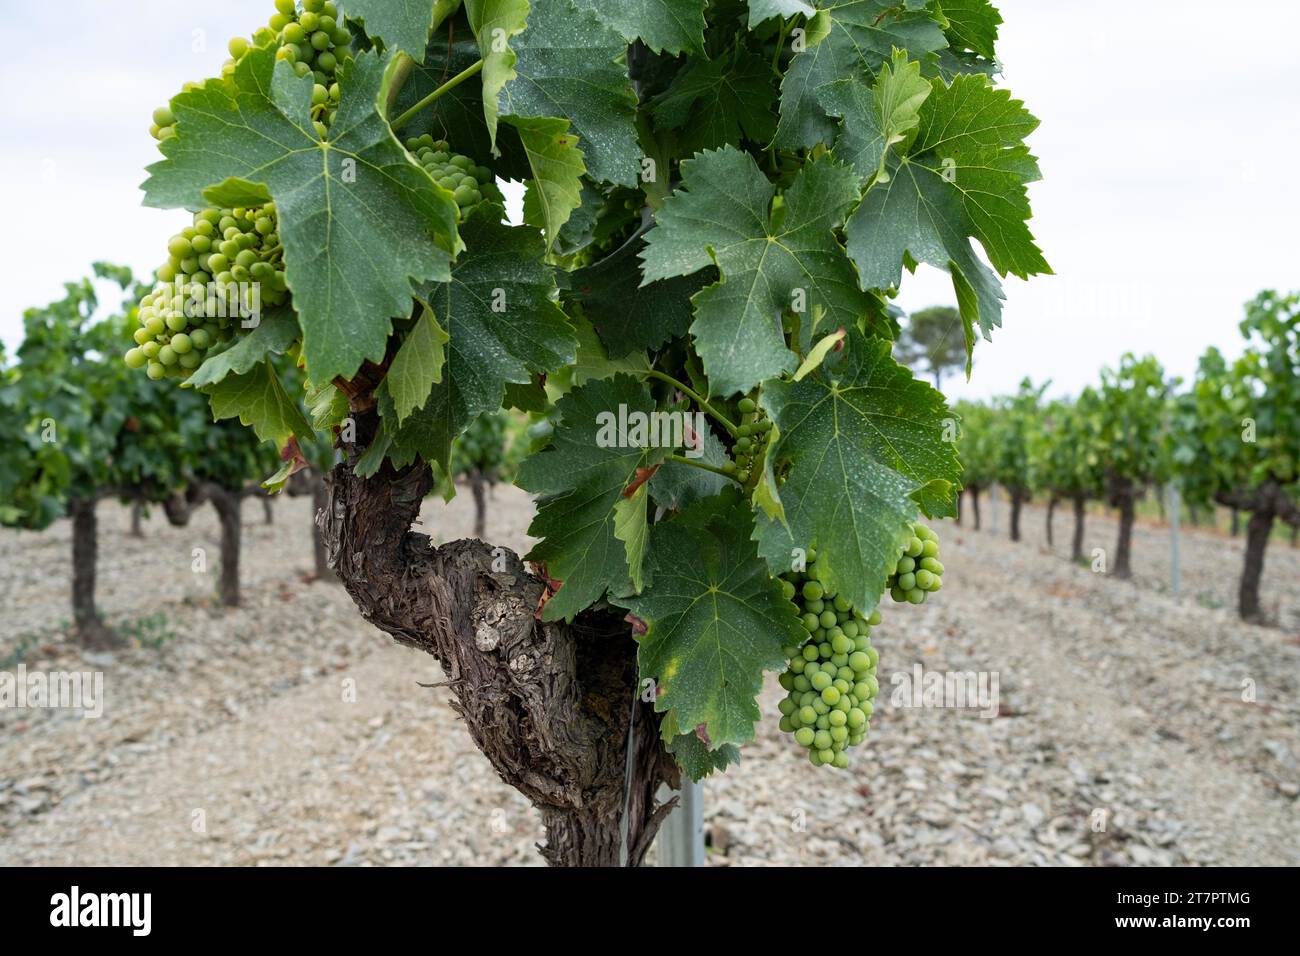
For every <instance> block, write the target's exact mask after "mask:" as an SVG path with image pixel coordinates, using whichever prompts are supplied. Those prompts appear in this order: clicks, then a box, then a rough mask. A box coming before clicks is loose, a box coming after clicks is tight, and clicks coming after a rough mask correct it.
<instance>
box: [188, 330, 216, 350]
mask: <svg viewBox="0 0 1300 956" xmlns="http://www.w3.org/2000/svg"><path fill="white" fill-rule="evenodd" d="M190 343H191V344H192V345H193V346H194V347H195V348H196V349H199V350H200V351H202V350H203V349H206V348H207V347H208V346H210V345H211V344H212V333H210V332H208V331H207V329H205V328H204V329H195V330H194V331H193V332H191V333H190Z"/></svg>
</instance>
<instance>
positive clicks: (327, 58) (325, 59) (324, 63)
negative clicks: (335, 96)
mask: <svg viewBox="0 0 1300 956" xmlns="http://www.w3.org/2000/svg"><path fill="white" fill-rule="evenodd" d="M341 55H342V54H341V53H340V52H339V51H335V52H334V53H331V52H330V51H329V50H326V51H325V52H324V53H322V54H321V55H320V56H318V57H316V65H317V66H319V67H320V68H321V72H322V73H333V72H334V71H335V70H336V69H338V65H339V57H340V56H341Z"/></svg>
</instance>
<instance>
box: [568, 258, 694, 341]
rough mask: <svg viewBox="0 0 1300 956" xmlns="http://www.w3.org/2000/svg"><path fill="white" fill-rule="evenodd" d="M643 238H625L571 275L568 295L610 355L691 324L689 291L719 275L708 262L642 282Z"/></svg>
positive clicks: (665, 337)
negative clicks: (684, 272) (701, 267)
mask: <svg viewBox="0 0 1300 956" xmlns="http://www.w3.org/2000/svg"><path fill="white" fill-rule="evenodd" d="M644 248H645V240H644V238H642V237H637V238H635V239H633V240H630V241H629V242H626V243H624V244H623V245H622V246H621V247H619V248H618V249H617V250H615V252H614V253H613V254H611V255H609V256H606V257H605V258H604V259H601V260H600V261H599V262H596V263H593V264H592V265H590V266H587V267H586V268H585V269H578V270H577V271H575V272H574V273H572V275H571V276H570V277H569V290H568V292H567V293H566V298H567V299H569V300H571V301H575V302H577V303H579V304H580V305H581V306H582V311H583V312H584V313H585V314H586V316H587V318H588V319H590V320H591V324H592V325H593V326H595V329H596V331H597V333H599V335H600V338H601V341H602V342H604V343H605V348H606V349H607V350H608V351H609V354H610V356H611V357H613V358H620V357H622V356H624V355H629V354H631V353H633V352H643V351H645V350H646V349H656V348H658V347H659V346H661V345H663V344H664V343H665V342H667V341H668V340H669V339H673V338H676V337H678V336H681V335H685V334H686V331H687V330H688V329H689V328H690V326H691V296H693V295H695V293H697V292H699V291H700V290H701V289H702V288H704V286H705V285H707V284H708V283H709V282H714V281H717V270H716V269H714V268H712V267H711V266H710V267H709V268H707V269H705V270H703V271H701V272H699V273H697V274H696V275H692V276H685V277H673V278H668V279H664V280H662V281H659V282H651V283H650V284H649V285H646V286H644V287H640V286H641V267H640V266H641V264H640V261H639V258H638V257H639V256H640V254H641V251H642V250H643V249H644Z"/></svg>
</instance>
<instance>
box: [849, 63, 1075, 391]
mask: <svg viewBox="0 0 1300 956" xmlns="http://www.w3.org/2000/svg"><path fill="white" fill-rule="evenodd" d="M932 87H933V89H932V92H931V93H930V95H929V96H928V97H927V98H926V100H925V102H924V103H923V104H922V105H921V109H920V123H919V126H918V128H917V130H916V134H915V138H914V139H912V140H911V142H910V145H909V146H908V149H907V152H906V153H905V154H904V155H898V154H897V153H893V154H891V155H890V156H889V157H888V158H887V162H888V164H889V167H890V174H889V179H888V180H887V181H885V182H877V183H875V184H873V185H871V186H870V187H869V188H868V189H867V192H866V195H865V196H864V198H863V200H862V203H861V205H859V206H858V208H857V209H856V210H855V211H854V212H853V215H852V216H851V217H850V218H849V222H848V225H847V227H846V233H847V237H848V239H847V245H848V253H849V256H850V257H851V258H852V259H853V261H854V263H855V264H856V265H857V268H858V274H859V276H860V277H861V280H862V284H863V287H864V288H896V287H897V286H898V285H899V284H900V283H901V281H902V271H903V266H904V264H908V265H909V267H911V263H913V262H924V263H927V264H929V265H932V266H934V267H936V268H939V269H943V270H945V271H947V272H948V273H949V274H950V275H951V276H952V282H953V288H954V290H955V292H956V295H957V303H958V307H959V309H960V312H961V316H962V323H963V326H964V328H965V334H966V345H967V356H968V359H967V364H968V367H969V355H970V353H971V350H972V349H973V348H974V344H975V331H974V330H975V327H976V326H978V327H979V328H980V329H981V330H982V331H983V333H984V336H985V338H990V337H991V336H992V331H993V329H994V328H996V327H998V326H1000V325H1001V324H1002V300H1003V299H1004V297H1005V296H1004V294H1003V292H1002V285H1001V283H1000V282H999V281H998V273H1001V274H1002V275H1006V274H1007V273H1008V272H1010V273H1012V274H1014V275H1017V276H1020V277H1021V278H1026V277H1028V276H1029V275H1032V274H1045V273H1050V272H1051V267H1050V266H1048V265H1047V262H1046V261H1045V260H1044V259H1043V255H1042V253H1041V252H1040V251H1039V249H1038V246H1037V245H1036V244H1035V243H1034V238H1033V236H1032V235H1031V234H1030V232H1029V227H1028V225H1027V222H1026V221H1027V220H1028V218H1029V216H1030V210H1029V199H1028V194H1027V191H1026V185H1027V184H1028V183H1030V182H1032V181H1034V180H1036V179H1038V178H1039V173H1038V164H1037V161H1036V160H1035V159H1034V157H1033V156H1032V155H1031V154H1030V152H1029V149H1028V147H1027V146H1025V144H1024V138H1025V137H1026V136H1028V135H1029V134H1030V133H1031V132H1033V130H1034V129H1035V128H1036V127H1037V125H1038V121H1037V120H1036V119H1034V117H1033V116H1031V115H1030V114H1029V112H1028V111H1027V110H1025V109H1024V104H1023V103H1021V102H1020V101H1019V100H1014V99H1012V98H1011V94H1010V93H1008V92H1007V91H1005V90H999V89H996V88H994V87H993V86H992V85H991V83H990V82H989V80H988V78H987V77H984V76H982V75H973V74H972V75H962V76H958V77H956V78H955V79H954V80H953V82H952V84H951V85H949V84H946V83H944V81H943V80H940V79H936V80H933V81H932ZM972 237H973V238H976V239H979V240H980V243H981V244H982V245H983V247H984V250H985V252H986V253H987V254H988V257H989V261H990V262H992V264H993V269H990V268H989V266H987V265H985V264H984V262H983V261H982V260H981V259H980V258H979V257H978V256H977V255H976V253H975V250H974V248H973V247H972V245H971V238H972ZM995 269H996V270H997V272H995V271H994V270H995Z"/></svg>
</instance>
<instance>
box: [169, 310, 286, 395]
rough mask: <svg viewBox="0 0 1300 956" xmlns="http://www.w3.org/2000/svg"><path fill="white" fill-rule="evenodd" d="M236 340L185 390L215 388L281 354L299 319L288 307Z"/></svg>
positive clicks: (207, 361) (197, 371)
mask: <svg viewBox="0 0 1300 956" xmlns="http://www.w3.org/2000/svg"><path fill="white" fill-rule="evenodd" d="M236 336H237V341H236V342H235V344H234V345H231V346H230V347H229V348H227V349H225V350H223V351H221V352H218V353H217V354H216V355H213V356H211V357H210V358H207V359H205V360H204V362H203V364H202V365H200V366H199V367H198V368H197V369H195V370H194V374H193V375H191V376H190V377H189V378H187V379H186V380H185V387H186V388H203V387H204V386H205V385H215V384H216V383H217V382H220V381H221V380H222V379H223V378H225V377H226V376H227V375H231V374H235V375H242V374H243V373H245V372H247V371H248V370H249V369H251V368H253V367H254V366H255V365H257V364H258V363H259V362H261V361H262V360H263V359H265V358H266V357H267V356H268V355H282V354H284V352H285V350H286V349H288V348H289V346H291V345H293V343H294V340H295V339H297V338H298V318H297V316H295V315H294V314H293V309H290V308H288V307H284V308H277V309H272V310H271V311H270V312H269V313H268V314H267V315H265V316H263V317H262V321H261V322H259V323H258V324H257V328H255V329H253V330H252V331H251V332H248V333H241V332H236Z"/></svg>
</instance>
